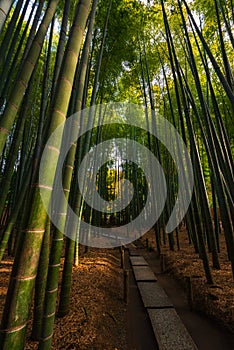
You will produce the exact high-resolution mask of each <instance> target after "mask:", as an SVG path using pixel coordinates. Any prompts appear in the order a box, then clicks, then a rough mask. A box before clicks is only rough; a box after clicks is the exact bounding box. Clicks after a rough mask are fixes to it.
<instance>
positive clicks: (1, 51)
mask: <svg viewBox="0 0 234 350" xmlns="http://www.w3.org/2000/svg"><path fill="white" fill-rule="evenodd" d="M23 2H24V0H19V1H17V4H16V7H15V9H14V12H13V15H12V18H11V20H10V23H9V25H8V27H7V30H6V33H5V35H4V39H3V41H2V43H1V46H0V72H2V69H3V65H4V62H5V53H6V52H7V48H8V45H9V42H10V40H11V38H12V34H13V32H14V30H15V27H16V23H17V20H18V18H19V15H20V10H21V8H22V5H23Z"/></svg>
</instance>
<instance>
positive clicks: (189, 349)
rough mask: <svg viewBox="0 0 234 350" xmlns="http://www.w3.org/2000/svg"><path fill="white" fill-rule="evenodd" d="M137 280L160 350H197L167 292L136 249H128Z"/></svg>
mask: <svg viewBox="0 0 234 350" xmlns="http://www.w3.org/2000/svg"><path fill="white" fill-rule="evenodd" d="M129 254H130V261H131V264H132V269H133V272H134V276H135V280H136V283H137V286H138V289H139V292H140V295H141V298H142V301H143V304H144V307H145V308H146V310H147V312H148V315H149V318H150V321H151V325H152V328H153V331H154V334H155V338H156V340H157V343H158V348H159V349H160V350H177V349H178V350H197V347H196V345H195V343H194V342H193V339H192V338H191V336H190V334H189V333H188V331H187V329H186V327H185V326H184V324H183V322H182V321H181V319H180V317H179V316H178V314H177V312H176V310H175V309H174V307H173V304H172V303H171V301H170V299H169V298H168V296H167V294H166V293H165V291H164V289H163V288H162V287H161V286H160V285H159V284H158V282H157V278H156V276H155V274H154V273H153V271H152V270H151V268H150V267H149V266H148V263H147V262H146V260H145V259H144V257H143V256H140V255H137V249H134V248H131V249H129Z"/></svg>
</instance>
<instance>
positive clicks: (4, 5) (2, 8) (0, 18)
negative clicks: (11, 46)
mask: <svg viewBox="0 0 234 350" xmlns="http://www.w3.org/2000/svg"><path fill="white" fill-rule="evenodd" d="M14 1H15V0H1V1H0V33H1V31H2V28H3V26H4V23H5V21H6V19H7V16H8V14H9V12H10V9H11V6H12V5H13V2H14Z"/></svg>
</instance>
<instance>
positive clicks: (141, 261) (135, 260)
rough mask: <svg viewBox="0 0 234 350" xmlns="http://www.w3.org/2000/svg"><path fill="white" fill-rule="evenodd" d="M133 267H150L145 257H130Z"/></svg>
mask: <svg viewBox="0 0 234 350" xmlns="http://www.w3.org/2000/svg"><path fill="white" fill-rule="evenodd" d="M130 261H131V263H132V266H148V263H147V261H146V260H145V258H144V257H143V256H130Z"/></svg>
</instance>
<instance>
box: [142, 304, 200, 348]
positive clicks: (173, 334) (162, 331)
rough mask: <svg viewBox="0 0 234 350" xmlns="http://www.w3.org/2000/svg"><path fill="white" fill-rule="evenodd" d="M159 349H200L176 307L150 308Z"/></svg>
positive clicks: (149, 311) (149, 312)
mask: <svg viewBox="0 0 234 350" xmlns="http://www.w3.org/2000/svg"><path fill="white" fill-rule="evenodd" d="M148 314H149V317H150V320H151V324H152V327H153V330H154V334H155V337H156V339H157V342H158V346H159V350H177V349H178V350H198V349H197V347H196V345H195V343H194V342H193V340H192V338H191V336H190V334H189V333H188V331H187V329H186V328H185V326H184V324H183V323H182V321H181V319H180V318H179V316H178V314H177V313H176V311H175V309H148Z"/></svg>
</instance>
